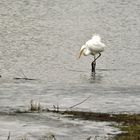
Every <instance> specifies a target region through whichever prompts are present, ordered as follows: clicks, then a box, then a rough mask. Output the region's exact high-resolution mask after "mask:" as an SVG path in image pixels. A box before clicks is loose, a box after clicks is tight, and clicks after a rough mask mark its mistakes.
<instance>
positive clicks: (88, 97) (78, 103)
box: [69, 96, 91, 109]
mask: <svg viewBox="0 0 140 140" xmlns="http://www.w3.org/2000/svg"><path fill="white" fill-rule="evenodd" d="M90 97H91V96H88V97H87V98H86V99H84V100H83V101H81V102H79V103H77V104H75V105H73V106H71V107H69V108H70V109H72V108H74V107H76V106H78V105H80V104H82V103H84V102H85V101H86V100H88V99H89V98H90Z"/></svg>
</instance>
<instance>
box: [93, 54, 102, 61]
mask: <svg viewBox="0 0 140 140" xmlns="http://www.w3.org/2000/svg"><path fill="white" fill-rule="evenodd" d="M100 56H101V53H99V55H98V57H97V58H94V61H96V60H97V59H98V58H99V57H100Z"/></svg>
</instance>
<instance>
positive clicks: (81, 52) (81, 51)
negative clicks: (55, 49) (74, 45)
mask: <svg viewBox="0 0 140 140" xmlns="http://www.w3.org/2000/svg"><path fill="white" fill-rule="evenodd" d="M84 49H85V48H83V49H82V50H80V54H79V57H78V58H79V59H80V57H81V55H82V54H83V51H84Z"/></svg>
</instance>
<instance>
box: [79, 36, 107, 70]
mask: <svg viewBox="0 0 140 140" xmlns="http://www.w3.org/2000/svg"><path fill="white" fill-rule="evenodd" d="M104 48H105V44H104V43H102V42H101V38H100V36H99V35H93V36H92V38H91V39H90V40H88V41H87V42H86V44H85V45H83V46H82V47H81V49H80V55H79V58H80V57H81V55H82V54H83V55H84V56H87V55H93V56H94V61H93V62H92V63H91V66H92V72H94V73H95V65H96V60H97V59H98V58H99V57H100V56H101V52H103V51H104ZM97 54H99V55H98V56H97V57H96V55H97Z"/></svg>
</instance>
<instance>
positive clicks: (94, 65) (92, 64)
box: [91, 61, 96, 73]
mask: <svg viewBox="0 0 140 140" xmlns="http://www.w3.org/2000/svg"><path fill="white" fill-rule="evenodd" d="M95 67H96V61H93V62H92V63H91V72H92V73H95Z"/></svg>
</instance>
